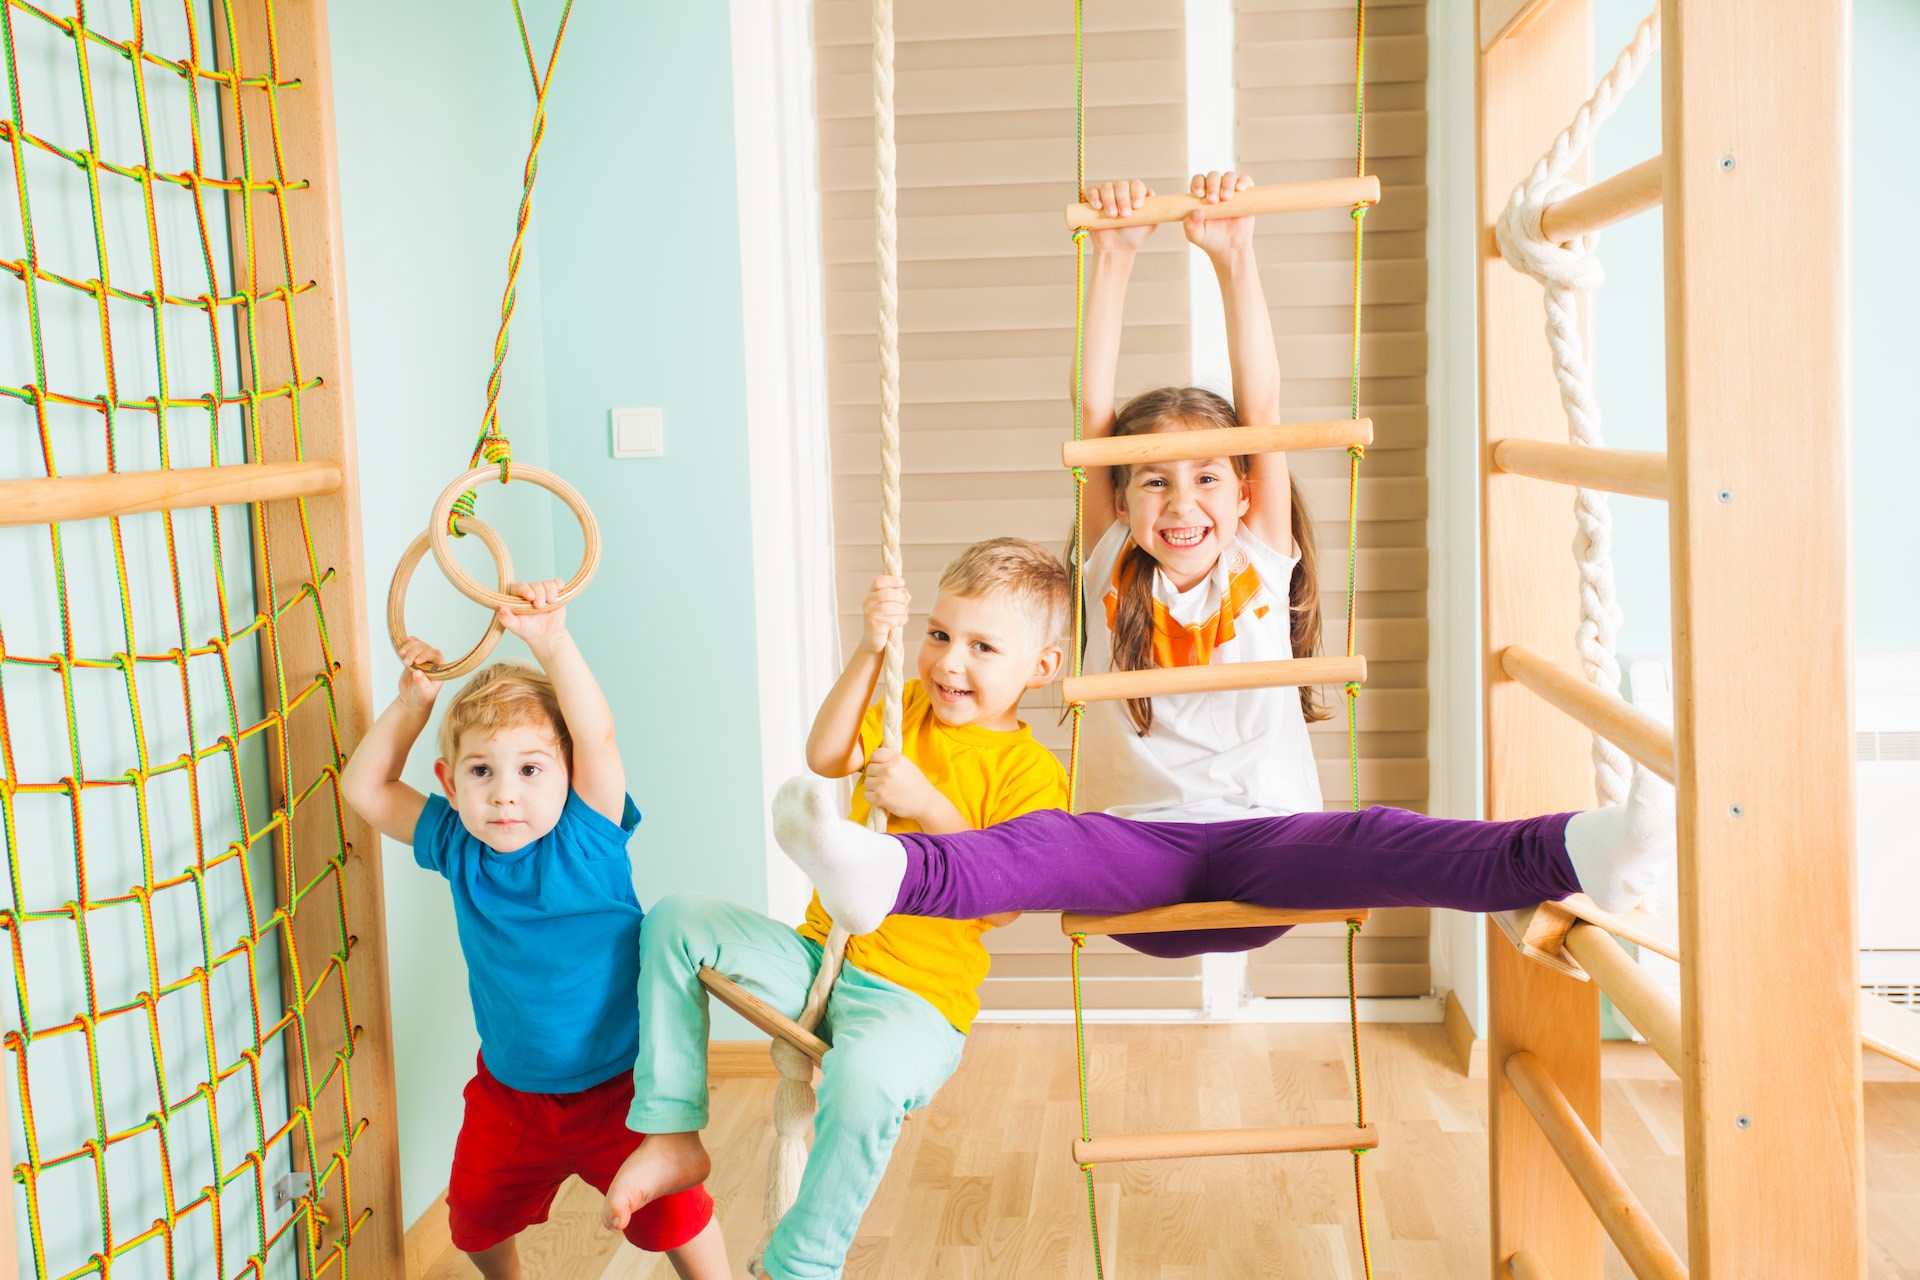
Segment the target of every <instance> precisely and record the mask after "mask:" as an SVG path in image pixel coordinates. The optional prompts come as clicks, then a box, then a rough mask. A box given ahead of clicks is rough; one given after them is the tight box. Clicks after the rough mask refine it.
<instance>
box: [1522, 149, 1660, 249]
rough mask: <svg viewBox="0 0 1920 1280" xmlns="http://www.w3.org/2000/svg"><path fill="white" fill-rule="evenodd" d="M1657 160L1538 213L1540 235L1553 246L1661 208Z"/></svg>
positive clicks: (1622, 171)
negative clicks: (1552, 243) (1637, 214)
mask: <svg viewBox="0 0 1920 1280" xmlns="http://www.w3.org/2000/svg"><path fill="white" fill-rule="evenodd" d="M1660 167H1661V160H1660V157H1659V156H1655V157H1653V158H1652V159H1651V160H1642V161H1641V162H1640V163H1639V164H1637V165H1634V166H1633V168H1631V169H1622V170H1621V171H1620V172H1619V173H1616V174H1614V175H1613V176H1612V177H1611V178H1602V179H1601V180H1600V181H1599V182H1596V183H1594V184H1593V185H1592V186H1590V187H1588V188H1587V189H1586V190H1584V191H1580V192H1577V193H1575V194H1574V195H1570V196H1568V197H1567V198H1566V199H1564V200H1555V201H1554V202H1553V203H1552V204H1550V205H1548V206H1547V207H1546V208H1544V209H1542V210H1541V211H1540V234H1541V235H1543V236H1545V237H1546V238H1547V239H1549V240H1551V241H1553V242H1554V243H1555V244H1565V243H1567V242H1568V241H1569V240H1577V239H1579V238H1580V237H1581V236H1584V235H1587V234H1589V233H1591V232H1594V231H1598V230H1600V228H1602V227H1610V226H1612V225H1613V224H1614V223H1616V222H1623V221H1625V220H1626V219H1628V218H1631V217H1632V216H1633V215H1634V214H1636V213H1645V212H1646V211H1647V210H1648V209H1652V208H1656V207H1658V206H1659V204H1660Z"/></svg>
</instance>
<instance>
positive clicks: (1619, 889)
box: [1567, 768, 1674, 911]
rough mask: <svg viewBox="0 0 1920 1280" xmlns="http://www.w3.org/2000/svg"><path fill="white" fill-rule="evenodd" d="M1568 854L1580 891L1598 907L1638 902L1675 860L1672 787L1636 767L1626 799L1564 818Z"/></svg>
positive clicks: (1619, 907) (1628, 908)
mask: <svg viewBox="0 0 1920 1280" xmlns="http://www.w3.org/2000/svg"><path fill="white" fill-rule="evenodd" d="M1567 857H1568V859H1569V860H1570V861H1572V863H1573V873H1574V874H1575V875H1576V876H1578V877H1579V878H1580V889H1581V892H1583V893H1585V894H1586V895H1587V896H1588V897H1589V898H1592V899H1593V900H1594V902H1595V903H1596V904H1597V905H1598V906H1599V907H1600V908H1601V910H1603V911H1631V910H1632V909H1633V908H1635V907H1637V906H1639V905H1640V903H1641V902H1642V901H1643V900H1645V899H1646V897H1647V896H1648V895H1649V894H1651V893H1652V892H1653V891H1654V889H1655V888H1656V887H1658V885H1659V882H1660V878H1661V877H1662V876H1663V875H1664V874H1665V873H1666V871H1667V869H1668V868H1669V867H1671V866H1672V865H1673V858H1674V834H1673V788H1672V787H1670V786H1668V785H1667V784H1666V783H1665V782H1663V781H1661V780H1660V779H1659V778H1656V777H1654V776H1653V774H1651V773H1649V772H1647V771H1646V770H1645V769H1640V768H1636V769H1635V770H1634V771H1633V786H1632V787H1631V788H1630V789H1629V790H1628V792H1627V802H1626V804H1624V805H1614V806H1613V807H1611V808H1607V809H1592V810H1589V811H1587V812H1586V813H1576V814H1574V815H1573V817H1572V818H1570V819H1569V820H1568V821H1567Z"/></svg>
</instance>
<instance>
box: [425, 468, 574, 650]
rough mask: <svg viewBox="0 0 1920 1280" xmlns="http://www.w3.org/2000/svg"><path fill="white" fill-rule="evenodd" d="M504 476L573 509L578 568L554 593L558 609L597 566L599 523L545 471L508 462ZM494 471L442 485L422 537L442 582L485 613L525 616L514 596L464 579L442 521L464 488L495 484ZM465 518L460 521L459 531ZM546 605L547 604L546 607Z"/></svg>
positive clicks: (521, 602) (470, 474)
mask: <svg viewBox="0 0 1920 1280" xmlns="http://www.w3.org/2000/svg"><path fill="white" fill-rule="evenodd" d="M510 466H511V471H510V475H509V478H510V479H514V480H527V481H530V482H532V483H533V484H536V485H539V486H540V487H541V488H542V489H545V490H546V491H547V492H548V493H551V494H552V495H553V496H554V497H556V498H558V499H560V501H562V502H564V503H566V504H567V506H568V507H569V508H570V509H571V510H572V511H573V517H574V519H576V520H578V521H579V522H580V539H581V542H582V543H583V550H582V553H581V556H580V568H579V569H578V570H577V571H576V572H575V573H574V575H573V577H571V578H569V579H568V580H567V584H566V585H565V586H563V587H561V588H560V594H559V595H558V596H556V597H555V598H554V601H553V604H554V606H558V605H563V604H565V603H566V602H567V601H569V600H571V599H573V597H575V596H576V595H579V594H580V591H581V589H582V588H584V587H585V586H586V585H587V583H588V582H590V581H592V580H593V573H594V570H596V569H598V568H599V567H600V525H599V524H598V522H596V521H595V520H594V518H593V512H592V511H589V510H588V509H587V500H586V499H585V498H583V497H581V496H580V491H579V490H578V489H576V488H574V487H573V486H572V485H570V484H568V483H567V482H566V481H565V480H562V479H561V478H560V477H559V476H557V475H555V474H553V472H551V471H543V470H541V469H540V468H539V467H529V466H525V465H522V464H519V463H514V464H510ZM499 478H500V468H498V467H494V466H487V467H475V468H474V469H473V470H472V471H469V472H467V474H465V475H463V476H461V477H460V478H459V479H457V480H455V481H454V482H453V483H452V484H450V485H448V486H447V487H446V490H445V491H444V492H443V493H441V495H440V500H439V501H438V502H435V503H434V504H433V517H432V519H431V520H430V521H429V522H428V524H427V534H428V536H430V537H431V538H432V539H433V558H434V559H435V560H437V561H439V562H440V571H441V572H442V573H444V574H446V575H447V581H449V582H451V583H452V584H453V585H454V586H456V587H458V588H459V589H460V594H462V595H464V596H465V597H467V599H469V600H472V601H474V602H475V603H477V604H484V605H486V606H487V607H488V608H489V609H509V610H512V611H513V612H514V613H528V612H531V609H530V608H529V607H528V605H527V602H526V601H525V600H522V599H520V598H519V597H518V596H510V595H506V594H504V593H503V592H499V591H489V590H487V589H486V588H485V587H483V586H481V585H480V584H479V583H478V582H475V581H474V580H473V579H472V578H471V577H469V576H468V575H467V572H466V570H464V569H462V568H461V567H460V566H459V564H458V563H456V562H455V560H454V558H453V547H452V546H451V545H450V544H449V543H448V533H447V522H448V519H449V518H450V517H451V516H452V515H453V504H454V501H455V500H456V499H457V498H459V496H460V495H461V494H462V493H463V492H465V491H466V490H468V489H471V488H473V487H475V486H476V485H478V484H480V483H482V482H483V481H487V480H498V479H499ZM471 518H472V517H466V518H464V519H463V521H462V527H464V525H465V520H469V519H471ZM550 607H552V606H550Z"/></svg>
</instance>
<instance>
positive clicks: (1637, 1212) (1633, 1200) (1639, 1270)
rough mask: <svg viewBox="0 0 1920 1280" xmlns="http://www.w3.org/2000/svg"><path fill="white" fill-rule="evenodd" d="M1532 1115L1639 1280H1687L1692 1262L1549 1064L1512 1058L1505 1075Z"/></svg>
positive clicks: (1524, 1057) (1529, 1057)
mask: <svg viewBox="0 0 1920 1280" xmlns="http://www.w3.org/2000/svg"><path fill="white" fill-rule="evenodd" d="M1502 1074H1503V1075H1505V1076H1506V1078H1507V1079H1508V1080H1509V1081H1511V1082H1512V1084H1513V1087H1514V1090H1515V1091H1516V1092H1517V1093H1518V1094H1519V1095H1520V1099H1521V1101H1522V1102H1524V1103H1525V1104H1526V1106H1527V1110H1528V1111H1530V1112H1532V1113H1533V1118H1534V1120H1535V1122H1536V1123H1538V1124H1539V1126H1540V1132H1541V1133H1543V1134H1545V1135H1546V1138H1547V1141H1548V1142H1550V1143H1552V1144H1553V1149H1554V1151H1555V1152H1556V1153H1557V1154H1558V1155H1559V1157H1560V1159H1561V1161H1562V1162H1563V1163H1564V1164H1565V1165H1566V1168H1567V1172H1569V1173H1570V1174H1572V1175H1573V1180H1574V1182H1575V1183H1576V1184H1578V1186H1579V1188H1580V1193H1581V1194H1582V1195H1583V1196H1585V1197H1586V1201H1587V1204H1588V1205H1589V1206H1591V1207H1592V1209H1593V1213H1594V1216H1595V1217H1597V1218H1599V1220H1600V1225H1601V1226H1602V1227H1604V1228H1606V1232H1607V1235H1608V1236H1610V1237H1611V1238H1612V1239H1613V1243H1614V1247H1615V1248H1617V1249H1619V1250H1620V1255H1621V1256H1622V1257H1623V1258H1625V1259H1626V1260H1627V1265H1628V1266H1629V1267H1631V1268H1632V1269H1633V1274H1634V1275H1636V1276H1639V1277H1640V1280H1683V1278H1684V1277H1685V1276H1686V1274H1687V1264H1686V1263H1684V1262H1682V1261H1681V1260H1680V1255H1679V1254H1677V1253H1675V1252H1674V1250H1673V1246H1672V1245H1670V1244H1668V1243H1667V1238H1666V1237H1665V1236H1663V1235H1661V1234H1660V1228H1659V1227H1657V1226H1655V1225H1654V1223H1653V1219H1652V1218H1650V1217H1649V1216H1647V1211H1646V1209H1645V1207H1644V1206H1642V1205H1641V1203H1640V1199H1639V1197H1638V1196H1635V1195H1634V1194H1633V1189H1632V1188H1631V1187H1629V1186H1628V1185H1627V1182H1626V1179H1625V1178H1622V1177H1621V1176H1620V1171H1619V1170H1618V1169H1615V1168H1614V1167H1613V1161H1611V1160H1609V1159H1607V1153H1606V1152H1605V1151H1602V1150H1601V1149H1600V1143H1599V1142H1598V1140H1596V1139H1595V1138H1594V1136H1593V1134H1592V1133H1591V1132H1589V1131H1588V1129H1587V1126H1586V1125H1585V1124H1584V1123H1583V1122H1582V1121H1581V1119H1580V1116H1579V1113H1577V1112H1576V1111H1575V1110H1574V1109H1573V1106H1572V1105H1571V1104H1570V1103H1569V1102H1568V1101H1567V1098H1566V1095H1565V1094H1563V1093H1562V1092H1561V1091H1560V1086H1559V1085H1557V1084H1555V1083H1554V1080H1553V1076H1552V1074H1551V1073H1550V1072H1548V1070H1547V1068H1546V1066H1545V1064H1544V1063H1542V1062H1541V1061H1540V1059H1539V1058H1537V1057H1535V1056H1534V1055H1533V1054H1531V1053H1526V1052H1521V1053H1516V1054H1513V1055H1512V1056H1510V1057H1509V1058H1508V1059H1507V1061H1506V1068H1505V1070H1504V1071H1503V1072H1502Z"/></svg>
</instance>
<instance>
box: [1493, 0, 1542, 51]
mask: <svg viewBox="0 0 1920 1280" xmlns="http://www.w3.org/2000/svg"><path fill="white" fill-rule="evenodd" d="M1479 3H1480V10H1479V26H1480V50H1481V52H1483V53H1484V52H1486V51H1487V50H1489V49H1491V48H1493V46H1494V45H1496V44H1498V43H1500V41H1502V40H1505V39H1506V38H1507V37H1508V36H1511V35H1517V34H1518V33H1519V32H1520V31H1521V30H1522V29H1523V28H1524V27H1525V26H1526V25H1527V23H1528V22H1531V21H1532V20H1533V18H1534V16H1535V15H1536V14H1538V13H1539V12H1540V10H1541V9H1542V8H1543V7H1544V6H1545V5H1546V4H1547V3H1548V0H1479Z"/></svg>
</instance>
